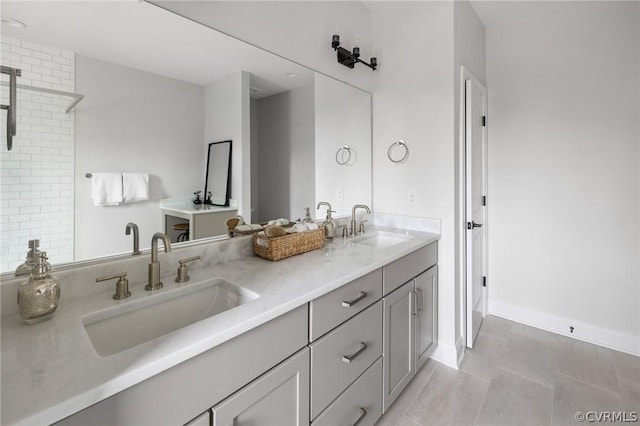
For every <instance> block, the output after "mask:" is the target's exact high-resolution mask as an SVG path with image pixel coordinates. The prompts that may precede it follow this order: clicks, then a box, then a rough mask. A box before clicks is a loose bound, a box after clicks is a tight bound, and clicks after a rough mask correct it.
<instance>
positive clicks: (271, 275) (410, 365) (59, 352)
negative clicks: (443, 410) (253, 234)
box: [2, 228, 439, 426]
mask: <svg viewBox="0 0 640 426" xmlns="http://www.w3.org/2000/svg"><path fill="white" fill-rule="evenodd" d="M438 238H439V235H438V234H431V233H423V232H413V231H403V230H398V229H381V228H371V229H368V230H367V233H365V234H364V235H362V236H359V237H356V238H352V239H346V240H345V239H342V238H338V239H336V240H334V241H333V242H329V243H327V244H326V245H325V247H324V248H323V249H319V250H316V251H313V252H309V253H305V254H302V255H299V256H295V257H292V258H289V259H286V260H282V261H280V262H268V261H265V260H263V259H260V258H257V257H253V256H249V257H243V258H241V259H238V260H235V261H227V262H224V263H220V264H216V265H202V266H201V267H197V266H196V265H197V264H194V266H195V267H194V268H193V269H192V271H190V275H191V281H190V283H188V284H187V285H185V286H183V287H177V286H170V285H168V283H169V282H170V281H172V279H173V277H172V276H171V274H173V265H171V266H170V267H166V268H164V269H163V277H165V276H166V278H165V279H164V281H165V289H163V290H160V291H159V292H158V293H157V294H148V293H146V294H145V292H144V290H142V287H141V286H140V285H136V284H133V285H132V293H134V295H133V296H132V298H131V299H132V301H131V302H128V301H124V302H114V301H113V300H110V297H109V292H108V291H101V292H97V293H95V294H92V295H90V296H85V297H84V298H82V299H80V298H79V299H78V300H75V301H74V302H72V303H67V304H66V306H65V304H61V307H60V309H59V312H57V314H56V316H54V317H53V318H52V320H51V321H49V322H48V323H44V324H42V325H40V326H38V327H29V326H26V325H24V324H21V323H20V322H19V321H18V320H19V318H15V315H9V316H8V317H4V318H3V330H2V332H3V335H2V338H3V348H2V351H3V353H2V356H3V365H2V368H3V370H2V380H3V386H7V387H6V388H5V389H11V390H12V391H11V392H3V395H2V398H3V407H2V408H3V423H4V422H6V423H7V424H34V423H38V424H44V423H47V424H48V423H55V422H58V421H60V423H59V424H63V425H73V424H113V425H115V424H154V425H158V424H172V425H176V424H190V425H203V426H204V425H209V424H213V425H231V424H243V423H244V422H250V421H253V424H278V425H289V424H291V425H303V424H312V425H335V424H342V423H344V424H355V423H356V422H358V424H359V425H373V424H374V423H375V422H376V421H377V419H378V418H379V417H380V416H381V415H382V413H383V412H384V411H385V410H386V409H387V408H388V407H389V406H390V405H391V404H392V402H393V400H394V399H395V398H396V397H397V395H398V394H399V393H400V392H401V391H402V389H403V388H404V387H405V386H406V385H407V383H409V381H410V380H411V378H412V377H413V375H415V373H416V371H417V370H418V369H419V368H420V366H421V365H422V364H423V363H424V362H425V361H426V359H427V358H428V357H429V356H430V355H431V353H432V352H433V350H434V348H435V346H436V342H437V239H438ZM231 240H235V241H232V242H226V243H225V244H250V238H247V237H241V238H234V239H231ZM213 245H215V243H214V244H213ZM213 245H212V246H213ZM190 249H191V250H192V251H193V250H196V249H197V246H196V247H191V248H190ZM219 250H220V253H221V254H222V253H225V252H226V250H227V249H225V248H220V249H219ZM185 251H186V250H185ZM185 254H186V255H192V254H193V253H192V252H188V253H181V256H183V255H185ZM205 256H206V254H205ZM161 261H162V259H161ZM165 263H168V262H165ZM132 265H133V264H132ZM136 267H137V265H136ZM167 271H168V272H167ZM214 277H215V279H216V280H221V281H220V282H224V283H226V284H224V285H226V286H228V288H230V289H231V288H235V287H234V286H237V287H238V288H242V289H243V290H241V291H240V290H238V291H237V293H234V294H237V295H238V297H240V296H242V294H245V293H242V292H246V293H247V294H249V293H250V294H253V295H254V296H255V297H250V298H248V299H247V300H246V303H245V302H242V303H240V304H239V305H237V306H236V307H234V308H232V309H228V310H226V311H224V312H221V313H218V314H216V315H213V316H211V317H208V318H206V319H203V320H201V321H198V322H195V323H193V324H190V325H187V326H185V327H183V328H180V329H179V330H177V331H175V332H171V333H167V334H165V335H162V336H160V337H157V338H154V339H152V340H149V341H146V342H144V343H141V344H138V345H135V346H133V347H128V348H125V349H122V350H120V349H117V350H115V351H114V353H111V354H109V355H106V356H100V355H98V353H96V349H95V348H94V347H93V346H92V343H91V340H90V339H89V338H88V337H87V331H86V330H85V329H84V328H83V321H84V322H86V321H87V318H89V317H91V316H95V315H98V316H101V317H103V318H106V317H108V315H110V314H109V312H111V311H113V310H114V309H125V308H121V307H120V305H119V304H121V306H126V305H125V304H127V303H137V304H145V303H148V302H147V301H148V300H152V299H153V298H157V297H164V296H162V295H163V294H169V295H170V294H172V293H170V292H175V294H177V295H180V294H181V293H180V292H185V291H187V289H188V288H189V286H194V287H193V288H197V287H198V286H200V287H202V286H208V285H209V284H207V282H211V281H212V279H214ZM63 278H64V277H63ZM230 283H233V284H230ZM138 284H139V283H138ZM211 285H219V284H215V283H213V284H211ZM108 290H111V289H108ZM234 291H235V290H234ZM163 292H167V293H163ZM63 294H64V288H63ZM167 297H169V296H167ZM167 297H165V299H166V298H167ZM171 297H173V296H171ZM180 297H181V296H180ZM227 297H231V298H233V297H235V296H227ZM167 300H171V299H167ZM80 302H81V303H80ZM149 303H150V302H149ZM114 306H115V308H114ZM135 329H136V327H135V325H134V324H131V326H130V329H129V332H130V333H136V332H135ZM7 345H9V346H7ZM21 354H24V356H18V355H21ZM70 354H72V355H70ZM69 355H70V356H69ZM31 395H33V396H34V398H33V399H31ZM36 397H38V398H36ZM256 421H257V423H256Z"/></svg>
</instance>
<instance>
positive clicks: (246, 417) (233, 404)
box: [211, 348, 309, 426]
mask: <svg viewBox="0 0 640 426" xmlns="http://www.w3.org/2000/svg"><path fill="white" fill-rule="evenodd" d="M211 411H212V414H213V426H250V425H251V426H254V425H260V426H294V425H295V426H299V425H308V424H309V416H308V413H309V349H307V348H305V349H303V350H301V351H300V352H298V353H297V354H296V355H294V356H293V357H291V358H289V359H288V360H286V361H285V362H283V363H282V364H280V365H278V366H277V367H275V368H273V369H272V370H271V371H269V372H267V373H265V374H264V375H262V376H260V377H259V378H257V379H256V380H254V381H253V382H251V383H249V384H248V385H247V386H245V387H244V388H242V389H240V390H239V391H237V392H236V393H234V394H233V395H231V396H229V397H228V398H226V399H225V400H223V401H222V402H220V403H219V404H217V405H216V406H215V407H213V408H212V410H211Z"/></svg>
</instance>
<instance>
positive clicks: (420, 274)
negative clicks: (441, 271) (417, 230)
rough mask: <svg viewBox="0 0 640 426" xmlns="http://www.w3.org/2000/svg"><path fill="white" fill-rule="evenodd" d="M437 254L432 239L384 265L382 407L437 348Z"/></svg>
mask: <svg viewBox="0 0 640 426" xmlns="http://www.w3.org/2000/svg"><path fill="white" fill-rule="evenodd" d="M437 255H438V250H437V244H436V243H432V244H429V245H428V246H426V247H423V248H421V249H419V250H416V251H415V252H413V253H410V254H408V255H406V256H404V257H402V258H400V259H398V260H396V261H394V262H392V263H390V264H389V265H387V266H385V267H384V268H383V291H384V294H385V296H384V298H383V299H382V300H383V301H384V339H383V340H384V348H383V396H382V399H383V408H384V411H386V410H387V409H388V408H389V407H390V406H391V404H392V403H393V402H394V401H395V399H396V398H397V397H398V395H399V394H400V393H401V392H402V391H403V390H404V388H405V387H406V386H407V384H408V383H409V382H410V381H411V379H413V377H414V376H415V374H416V372H417V371H418V370H419V369H420V368H421V367H422V366H423V365H424V364H425V363H426V362H427V359H429V357H430V356H431V355H432V354H433V351H434V350H435V348H436V345H437V341H438V310H437V309H438V308H437V304H438V267H437V265H436V263H437ZM401 280H404V281H401Z"/></svg>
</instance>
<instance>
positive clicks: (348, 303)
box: [342, 291, 367, 308]
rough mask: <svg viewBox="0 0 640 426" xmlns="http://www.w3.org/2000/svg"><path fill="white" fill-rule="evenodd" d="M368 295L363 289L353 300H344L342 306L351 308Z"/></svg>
mask: <svg viewBox="0 0 640 426" xmlns="http://www.w3.org/2000/svg"><path fill="white" fill-rule="evenodd" d="M366 297H367V293H366V292H364V291H361V292H360V294H359V295H358V297H356V298H355V299H353V300H345V301H343V302H342V307H343V308H350V307H352V306H353V305H355V304H356V303H358V302H360V301H361V300H364V299H365V298H366Z"/></svg>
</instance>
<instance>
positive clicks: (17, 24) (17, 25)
mask: <svg viewBox="0 0 640 426" xmlns="http://www.w3.org/2000/svg"><path fill="white" fill-rule="evenodd" d="M1 21H2V25H7V26H9V27H13V28H27V24H25V23H24V22H22V21H18V20H17V19H13V18H8V17H3V18H2V19H1Z"/></svg>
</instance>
